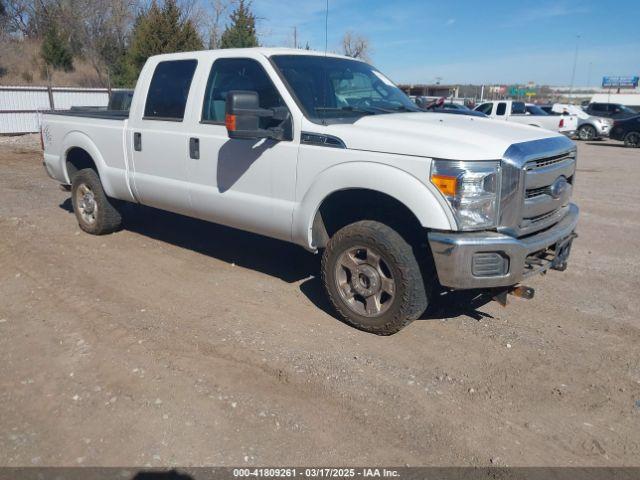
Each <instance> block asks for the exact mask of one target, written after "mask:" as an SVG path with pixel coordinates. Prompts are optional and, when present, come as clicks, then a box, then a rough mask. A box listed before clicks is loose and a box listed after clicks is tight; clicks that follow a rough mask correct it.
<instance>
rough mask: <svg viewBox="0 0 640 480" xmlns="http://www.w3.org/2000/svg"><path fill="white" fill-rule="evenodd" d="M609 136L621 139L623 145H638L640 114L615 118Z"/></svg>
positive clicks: (639, 140) (634, 146) (633, 146)
mask: <svg viewBox="0 0 640 480" xmlns="http://www.w3.org/2000/svg"><path fill="white" fill-rule="evenodd" d="M610 137H611V138H612V139H614V140H620V141H623V142H624V146H625V147H632V148H638V147H640V115H637V116H635V117H630V118H626V119H624V120H616V121H615V123H614V124H613V128H612V129H611V134H610Z"/></svg>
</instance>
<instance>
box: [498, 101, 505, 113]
mask: <svg viewBox="0 0 640 480" xmlns="http://www.w3.org/2000/svg"><path fill="white" fill-rule="evenodd" d="M505 113H507V104H506V103H504V102H500V103H499V104H498V107H497V108H496V115H504V114H505Z"/></svg>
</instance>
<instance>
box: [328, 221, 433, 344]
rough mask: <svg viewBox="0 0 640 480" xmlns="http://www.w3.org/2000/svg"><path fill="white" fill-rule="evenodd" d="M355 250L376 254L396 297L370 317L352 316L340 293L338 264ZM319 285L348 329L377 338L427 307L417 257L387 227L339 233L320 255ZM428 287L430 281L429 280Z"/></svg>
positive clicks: (361, 225)
mask: <svg viewBox="0 0 640 480" xmlns="http://www.w3.org/2000/svg"><path fill="white" fill-rule="evenodd" d="M356 246H364V247H366V248H370V249H372V250H373V251H375V252H376V253H377V254H379V255H380V256H381V257H382V258H383V259H384V261H385V263H386V265H387V266H388V268H389V270H390V273H391V275H392V276H393V279H394V281H395V295H394V296H393V301H392V303H391V304H390V306H389V307H388V309H387V310H386V311H385V312H383V313H382V314H380V315H379V316H375V317H370V316H363V315H359V314H357V313H356V312H354V311H353V310H352V309H351V308H350V307H349V305H348V304H347V302H346V300H345V299H343V297H342V295H341V294H340V292H339V290H338V289H339V287H338V279H337V275H336V273H335V272H336V266H337V263H338V261H339V259H340V257H341V255H343V253H344V252H346V251H348V250H349V249H350V248H354V247H356ZM321 270H322V281H323V284H324V287H325V290H326V292H327V294H328V296H329V299H330V301H331V303H332V305H333V307H334V308H335V310H336V311H337V313H338V314H339V315H340V317H341V318H342V319H343V320H344V321H345V322H346V323H347V324H349V325H351V326H353V327H355V328H357V329H359V330H363V331H365V332H369V333H375V334H376V335H392V334H394V333H397V332H398V331H400V330H401V329H402V328H404V327H405V326H407V325H408V324H409V323H411V322H412V321H413V320H415V319H417V318H418V317H419V316H420V315H422V313H423V312H424V311H425V310H426V308H427V305H428V298H427V289H426V288H425V282H424V280H423V276H422V273H421V269H420V266H419V264H418V262H417V260H416V256H415V254H414V252H413V249H412V247H411V245H410V244H409V243H407V241H406V240H405V239H404V238H403V237H402V236H401V235H400V234H398V233H397V232H396V231H395V230H393V229H392V228H390V227H388V226H387V225H385V224H383V223H380V222H375V221H370V220H363V221H359V222H356V223H352V224H350V225H347V226H345V227H343V228H342V229H340V230H338V231H337V232H336V233H335V234H334V235H333V237H331V239H330V240H329V243H328V244H327V247H326V249H325V250H324V253H323V255H322V267H321ZM428 281H429V282H430V283H431V282H432V279H428Z"/></svg>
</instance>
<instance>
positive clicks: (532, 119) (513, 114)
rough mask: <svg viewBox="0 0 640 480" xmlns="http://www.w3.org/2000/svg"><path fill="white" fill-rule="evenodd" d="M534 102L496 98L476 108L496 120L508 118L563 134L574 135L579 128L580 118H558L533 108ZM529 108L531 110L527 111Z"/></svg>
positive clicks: (507, 119)
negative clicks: (527, 102)
mask: <svg viewBox="0 0 640 480" xmlns="http://www.w3.org/2000/svg"><path fill="white" fill-rule="evenodd" d="M532 107H536V106H535V105H533V104H529V105H527V104H526V103H525V102H519V101H515V100H496V101H493V102H485V103H483V104H481V105H478V106H477V107H476V108H475V110H476V111H478V112H482V113H484V114H485V115H487V116H489V117H491V118H495V119H496V120H506V121H508V122H514V123H520V124H523V125H530V126H532V127H538V128H544V129H547V130H552V131H554V132H559V133H562V134H563V135H567V136H572V135H574V134H575V133H576V130H577V129H578V118H577V117H575V116H573V115H569V116H563V117H562V118H557V117H555V116H552V115H548V114H547V113H546V112H545V111H543V110H542V109H533V111H534V112H535V113H531V111H532ZM527 108H529V111H527Z"/></svg>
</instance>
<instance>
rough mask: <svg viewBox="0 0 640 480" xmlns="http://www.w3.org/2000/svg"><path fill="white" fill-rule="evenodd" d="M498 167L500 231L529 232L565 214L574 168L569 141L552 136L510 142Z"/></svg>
mask: <svg viewBox="0 0 640 480" xmlns="http://www.w3.org/2000/svg"><path fill="white" fill-rule="evenodd" d="M502 167H503V169H502V170H503V171H502V185H501V202H500V209H501V211H500V224H499V225H500V226H499V228H498V229H499V230H500V231H502V232H505V233H508V234H510V235H513V236H516V237H521V236H525V235H530V234H532V233H535V232H538V231H540V230H543V229H545V228H548V227H550V226H552V225H554V224H555V223H557V222H558V221H559V220H561V219H562V218H563V217H564V215H566V213H567V211H568V204H569V200H570V199H571V193H572V188H573V186H572V183H573V177H574V173H575V168H576V150H575V145H574V144H573V142H571V141H570V140H569V139H567V138H565V137H552V138H548V139H543V140H534V141H532V142H525V143H520V144H515V145H512V146H511V147H510V148H509V150H507V152H506V153H505V156H504V158H503V161H502ZM562 177H564V180H566V182H563V181H562V180H559V179H561V178H562Z"/></svg>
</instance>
